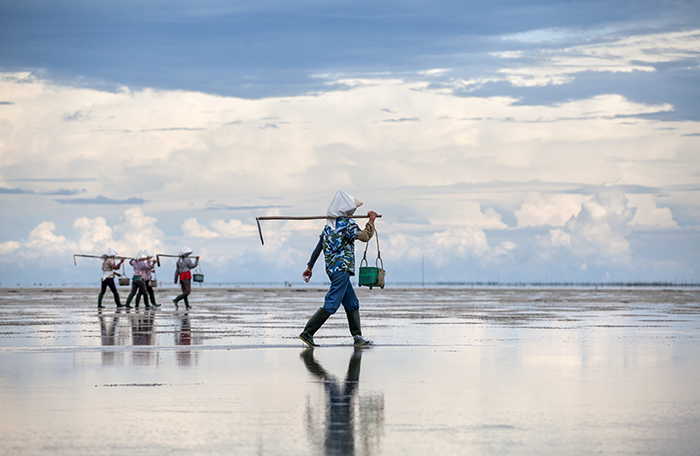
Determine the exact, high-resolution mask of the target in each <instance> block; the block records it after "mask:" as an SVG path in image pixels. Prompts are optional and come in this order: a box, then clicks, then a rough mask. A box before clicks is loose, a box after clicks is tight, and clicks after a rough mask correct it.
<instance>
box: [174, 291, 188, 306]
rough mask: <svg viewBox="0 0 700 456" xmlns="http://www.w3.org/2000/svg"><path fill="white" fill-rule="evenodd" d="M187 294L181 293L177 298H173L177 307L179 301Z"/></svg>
mask: <svg viewBox="0 0 700 456" xmlns="http://www.w3.org/2000/svg"><path fill="white" fill-rule="evenodd" d="M185 296H187V295H186V294H185V293H181V294H179V295H178V296H177V297H176V298H175V299H173V304H175V307H177V302H178V301H179V300H181V299H182V298H184V297H185Z"/></svg>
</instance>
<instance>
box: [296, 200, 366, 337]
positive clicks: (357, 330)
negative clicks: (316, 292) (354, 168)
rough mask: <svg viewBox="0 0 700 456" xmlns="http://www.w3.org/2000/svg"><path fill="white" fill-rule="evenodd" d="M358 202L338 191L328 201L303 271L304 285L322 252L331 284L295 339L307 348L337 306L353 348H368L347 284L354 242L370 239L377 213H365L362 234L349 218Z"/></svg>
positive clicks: (354, 298)
mask: <svg viewBox="0 0 700 456" xmlns="http://www.w3.org/2000/svg"><path fill="white" fill-rule="evenodd" d="M361 205H362V202H360V201H358V200H357V199H355V198H353V197H352V196H350V195H348V194H347V193H345V192H343V191H341V190H338V192H336V194H335V196H334V197H333V201H331V204H330V206H329V207H328V210H327V211H326V215H327V216H328V219H326V226H325V228H324V229H323V232H321V235H320V237H319V241H318V244H317V245H316V248H315V249H314V251H313V253H312V254H311V259H310V260H309V262H308V264H307V267H306V270H305V271H304V272H303V274H302V277H303V278H304V280H305V281H306V282H308V281H309V279H311V275H312V273H313V272H312V271H313V267H314V264H315V263H316V260H317V259H318V256H319V255H320V254H321V250H323V254H324V258H325V263H326V274H328V277H329V278H330V280H331V286H330V289H329V290H328V293H326V297H325V299H324V304H323V307H320V308H319V309H318V310H317V311H316V313H314V314H313V315H312V316H311V318H310V319H309V321H308V322H307V323H306V326H305V327H304V330H303V331H302V333H301V334H299V338H300V339H301V340H303V341H304V342H305V343H306V344H308V345H309V346H310V347H315V346H317V344H316V343H315V342H314V338H313V336H314V334H315V333H316V331H318V330H319V329H320V328H321V326H323V324H324V323H325V322H326V320H328V318H329V317H330V316H331V315H333V314H334V313H335V312H336V311H337V310H338V308H339V307H340V305H341V304H342V305H343V307H344V308H345V313H346V315H347V319H348V325H349V327H350V334H351V335H352V336H353V344H354V345H370V344H371V343H372V342H371V341H369V340H367V339H365V338H364V337H362V329H361V326H360V301H359V300H358V299H357V295H356V294H355V290H354V289H353V287H352V283H351V282H350V277H351V276H353V275H355V241H356V240H358V239H359V240H360V241H362V242H367V241H369V240H370V239H372V236H373V235H374V221H375V219H376V218H377V213H376V212H374V211H369V212H368V213H367V216H368V217H369V221H368V222H367V224H366V225H365V228H364V229H363V230H360V227H359V226H357V223H355V221H354V220H353V219H352V218H350V216H352V215H353V214H354V213H355V210H356V209H357V208H358V207H360V206H361Z"/></svg>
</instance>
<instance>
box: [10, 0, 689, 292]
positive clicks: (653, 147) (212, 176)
mask: <svg viewBox="0 0 700 456" xmlns="http://www.w3.org/2000/svg"><path fill="white" fill-rule="evenodd" d="M144 3H145V4H144ZM698 24H700V3H698V2H697V1H684V0H666V1H663V0H661V1H646V0H634V1H632V0H605V1H598V0H583V1H575V0H568V1H563V0H561V1H545V0H528V1H522V0H518V1H515V0H504V1H488V2H486V1H484V2H463V1H453V2H451V1H445V2H406V1H402V2H398V1H389V2H364V1H355V2H336V1H328V0H324V1H316V0H300V1H295V2H286V1H284V2H282V1H279V0H269V1H266V0H256V1H237V2H236V1H234V2H231V1H220V0H204V1H199V2H190V1H178V0H169V1H167V2H166V1H151V2H137V1H115V2H92V1H83V0H71V1H63V2H45V1H36V0H22V1H5V2H2V3H0V212H1V214H2V217H1V218H0V220H1V221H0V284H1V285H4V286H14V285H16V284H22V285H25V284H29V285H31V284H34V283H52V284H54V285H57V284H63V283H75V282H80V283H86V284H88V283H98V282H99V275H100V271H99V262H98V261H97V260H88V259H83V260H80V261H79V263H78V266H77V267H76V266H74V265H73V261H72V257H71V255H72V254H73V253H86V254H99V253H101V252H102V251H103V250H104V249H105V248H106V247H107V246H112V247H114V248H115V249H117V251H118V252H119V253H120V254H123V255H133V254H135V253H136V251H138V250H139V249H142V248H148V249H149V250H151V251H154V252H159V253H175V252H177V251H179V249H180V247H182V246H183V245H187V246H190V247H191V248H193V249H194V250H195V252H197V253H200V254H201V256H202V258H203V269H204V273H205V275H206V277H207V280H208V281H211V282H239V283H240V282H271V281H285V280H287V281H293V282H299V281H300V275H301V272H302V271H303V269H304V267H305V263H306V261H307V259H308V256H309V254H310V252H311V250H312V249H313V247H314V246H315V243H316V240H317V237H318V234H319V232H320V230H321V229H322V227H323V221H311V222H286V223H285V222H272V221H268V222H263V231H264V235H265V240H266V244H265V246H261V245H260V241H259V238H258V235H257V228H256V226H255V217H256V216H259V215H275V214H282V215H321V214H323V213H325V209H326V207H327V206H328V203H329V202H330V199H331V197H332V196H333V194H334V193H335V191H336V190H338V189H342V190H345V191H347V192H348V193H350V194H352V195H353V196H355V197H357V198H358V199H360V200H362V201H364V202H365V206H364V207H363V208H362V209H361V210H362V211H364V210H369V209H372V210H375V211H377V212H379V213H381V214H383V218H382V219H381V221H380V222H378V225H377V228H378V231H379V234H380V242H381V244H380V247H381V254H382V258H383V260H384V266H385V268H386V269H387V271H388V272H387V274H388V275H387V280H388V281H389V282H390V283H391V282H395V283H396V282H412V281H413V282H420V281H421V280H422V278H423V271H424V277H425V280H426V281H427V282H436V281H467V282H469V281H483V280H498V281H501V282H504V281H539V280H546V281H560V280H566V281H610V280H684V281H698V280H700V26H699V25H698ZM362 247H363V244H358V249H361V248H362ZM368 255H369V256H370V257H371V259H372V261H373V260H374V258H375V255H376V245H375V244H371V246H370V250H369V253H368ZM359 256H361V250H360V254H359ZM172 272H173V265H172V264H168V263H166V264H164V265H163V267H162V268H161V269H160V270H159V274H161V277H162V278H163V279H166V278H167V279H168V280H169V279H170V277H171V275H172ZM315 273H316V274H315V276H314V281H318V282H320V281H323V280H325V274H324V273H323V268H322V265H321V264H318V265H317V267H316V269H315Z"/></svg>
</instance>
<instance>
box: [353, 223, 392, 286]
mask: <svg viewBox="0 0 700 456" xmlns="http://www.w3.org/2000/svg"><path fill="white" fill-rule="evenodd" d="M375 236H376V237H377V261H376V262H375V264H376V267H371V266H367V247H368V246H369V242H368V243H367V244H366V245H365V254H364V255H363V256H362V261H361V262H360V274H359V275H358V278H357V283H358V285H359V286H361V287H369V289H370V290H371V289H372V288H374V287H379V288H384V278H385V277H386V271H385V270H384V261H383V260H382V254H381V252H380V251H379V233H377V232H376V229H375Z"/></svg>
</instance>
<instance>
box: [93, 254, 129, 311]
mask: <svg viewBox="0 0 700 456" xmlns="http://www.w3.org/2000/svg"><path fill="white" fill-rule="evenodd" d="M116 256H117V252H116V251H115V250H114V249H113V248H112V247H107V250H105V253H103V254H102V258H103V259H104V260H103V261H102V286H101V288H100V294H99V296H98V297H97V307H98V308H100V309H101V308H103V307H104V306H103V305H102V298H103V297H104V295H105V292H106V291H107V287H109V289H110V290H111V291H112V294H113V295H114V302H115V304H116V305H117V307H121V305H122V303H121V302H119V292H118V291H117V287H116V286H115V285H114V275H115V272H114V271H115V270H117V269H119V268H120V267H121V265H122V263H123V262H124V260H123V259H122V260H121V261H120V262H119V263H115V262H114V260H115V257H116Z"/></svg>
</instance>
